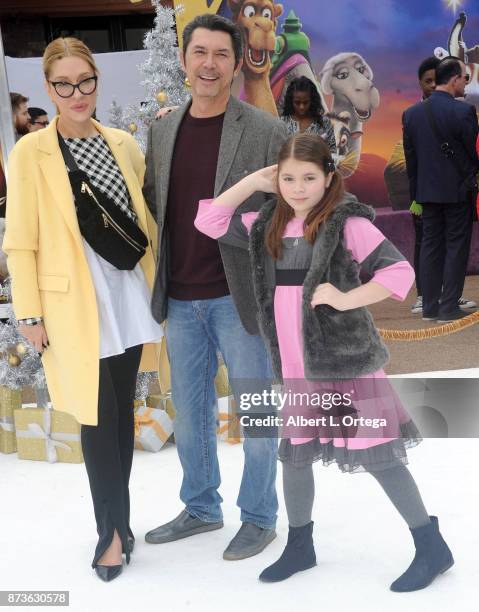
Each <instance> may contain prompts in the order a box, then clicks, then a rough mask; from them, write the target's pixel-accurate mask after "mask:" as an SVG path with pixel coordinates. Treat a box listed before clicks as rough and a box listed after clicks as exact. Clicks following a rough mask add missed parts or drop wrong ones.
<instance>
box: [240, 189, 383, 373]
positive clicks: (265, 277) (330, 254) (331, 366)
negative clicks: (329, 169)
mask: <svg viewBox="0 0 479 612" xmlns="http://www.w3.org/2000/svg"><path fill="white" fill-rule="evenodd" d="M275 204H276V201H275V200H273V201H269V202H266V204H264V205H263V207H262V208H261V210H260V213H259V216H258V218H257V220H256V221H255V223H254V224H253V227H252V229H251V233H250V245H249V249H250V257H251V263H252V269H253V284H254V291H255V296H256V301H257V303H258V322H259V326H260V330H261V333H262V335H263V337H264V339H265V341H266V344H267V346H268V348H269V351H270V354H271V359H272V365H273V370H274V373H275V376H276V377H277V378H278V379H279V380H282V371H281V356H280V352H279V345H278V337H277V333H276V324H275V319H274V303H273V300H274V288H275V280H274V274H275V263H274V260H273V258H272V257H271V256H270V255H269V253H268V252H267V250H266V245H265V235H266V230H267V228H268V225H269V222H270V220H271V216H272V214H273V210H274V207H275ZM348 217H366V218H367V219H369V220H371V221H372V220H373V219H374V211H373V209H372V208H371V207H369V206H366V205H365V204H361V203H360V202H358V201H357V199H356V198H355V197H354V196H352V195H351V194H345V197H344V199H343V200H342V201H341V202H340V203H339V204H338V205H337V206H336V208H335V210H334V211H333V213H332V214H331V215H330V217H329V218H328V220H327V221H326V222H325V223H324V224H323V225H322V226H321V227H320V230H319V232H318V236H317V238H316V241H315V243H314V245H313V254H312V260H311V267H310V269H309V271H308V273H307V275H306V278H305V281H304V285H303V303H302V314H303V346H304V369H305V376H306V378H307V379H309V380H315V379H316V380H317V379H322V380H335V379H336V380H337V379H348V378H355V377H357V376H361V375H364V374H370V373H372V372H374V371H375V370H378V369H379V368H381V367H382V366H383V365H384V364H385V363H386V362H387V361H388V359H389V352H388V349H387V348H386V346H385V345H384V343H383V342H382V340H381V338H380V336H379V333H378V331H377V330H376V327H375V325H374V321H373V318H372V316H371V314H370V313H369V311H368V310H367V308H365V307H360V308H355V309H353V310H348V311H345V312H340V311H338V310H336V309H334V308H332V307H331V306H328V305H321V306H317V307H316V308H314V309H313V308H312V307H311V299H312V296H313V293H314V290H315V289H316V287H317V286H318V285H319V284H320V283H324V282H330V283H331V284H332V285H334V286H335V287H337V288H338V289H340V290H341V291H349V290H350V289H354V288H355V287H359V286H360V285H361V281H360V279H359V265H358V264H357V263H356V262H355V261H354V260H353V258H352V255H351V252H350V251H348V250H346V248H345V247H344V244H343V228H344V224H345V222H346V219H347V218H348Z"/></svg>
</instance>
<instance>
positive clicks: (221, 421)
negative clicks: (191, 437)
mask: <svg viewBox="0 0 479 612" xmlns="http://www.w3.org/2000/svg"><path fill="white" fill-rule="evenodd" d="M217 408H218V414H217V424H218V427H217V430H216V433H217V434H218V437H219V439H220V440H223V441H225V442H228V444H238V443H239V442H241V428H240V421H239V416H238V414H236V402H235V399H234V397H233V396H230V397H220V398H218V403H217Z"/></svg>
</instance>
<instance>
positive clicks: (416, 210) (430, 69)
mask: <svg viewBox="0 0 479 612" xmlns="http://www.w3.org/2000/svg"><path fill="white" fill-rule="evenodd" d="M439 62H440V60H439V59H438V58H437V57H435V56H431V57H427V58H426V59H424V60H423V61H422V62H421V63H420V64H419V67H418V71H417V76H418V82H419V87H420V89H421V94H422V95H421V101H424V100H427V99H428V98H429V96H430V95H431V94H432V92H433V91H434V90H435V89H436V67H437V66H438V64H439ZM384 179H385V181H386V186H387V188H388V192H389V198H390V200H391V203H392V205H393V209H394V210H410V211H411V213H412V221H413V224H414V272H415V275H416V291H417V298H416V301H415V302H414V304H413V305H412V306H411V313H412V314H419V313H421V312H422V285H421V274H420V265H421V263H420V254H421V243H422V207H421V206H420V205H419V204H417V202H413V203H412V204H411V200H410V197H409V181H408V178H407V171H406V161H405V156H404V146H403V141H402V140H401V141H399V142H398V143H396V145H395V147H394V151H393V153H392V155H391V158H390V160H389V162H388V164H387V166H386V169H385V170H384ZM458 306H459V307H460V308H462V309H467V308H475V307H476V306H477V304H476V302H474V301H473V300H470V299H468V298H466V297H460V298H459V302H458Z"/></svg>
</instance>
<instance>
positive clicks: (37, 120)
mask: <svg viewBox="0 0 479 612" xmlns="http://www.w3.org/2000/svg"><path fill="white" fill-rule="evenodd" d="M28 114H29V115H30V126H29V131H30V132H36V131H37V130H43V128H46V127H47V126H48V124H49V123H50V121H49V120H48V114H47V111H45V110H43V108H37V107H36V106H30V108H29V109H28Z"/></svg>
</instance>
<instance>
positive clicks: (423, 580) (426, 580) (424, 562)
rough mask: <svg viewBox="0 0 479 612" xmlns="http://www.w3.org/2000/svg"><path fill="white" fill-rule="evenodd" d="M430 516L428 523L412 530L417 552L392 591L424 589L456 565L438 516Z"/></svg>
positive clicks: (393, 584) (404, 591)
mask: <svg viewBox="0 0 479 612" xmlns="http://www.w3.org/2000/svg"><path fill="white" fill-rule="evenodd" d="M429 518H430V519H431V522H430V523H429V524H428V525H424V526H423V527H417V528H416V529H411V530H410V531H411V534H412V537H413V539H414V545H415V546H416V554H415V556H414V559H413V561H412V563H411V565H410V566H409V567H408V568H407V570H406V571H405V572H404V574H403V575H402V576H400V577H399V578H398V579H397V580H395V581H394V582H393V583H392V585H391V587H390V588H391V591H395V592H396V593H407V592H409V591H418V590H419V589H424V588H425V587H427V586H429V585H430V584H431V582H432V581H433V580H434V579H435V578H437V576H439V574H444V572H445V571H447V570H448V569H449V568H450V567H452V566H453V565H454V559H453V557H452V553H451V551H450V550H449V547H448V545H447V544H446V542H445V541H444V539H443V537H442V535H441V533H440V531H439V523H438V520H437V516H430V517H429Z"/></svg>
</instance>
